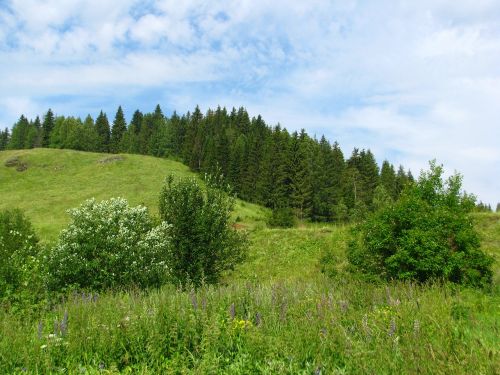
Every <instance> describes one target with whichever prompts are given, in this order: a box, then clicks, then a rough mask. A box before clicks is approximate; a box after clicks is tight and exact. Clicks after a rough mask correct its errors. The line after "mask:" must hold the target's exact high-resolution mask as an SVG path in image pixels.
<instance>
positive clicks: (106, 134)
mask: <svg viewBox="0 0 500 375" xmlns="http://www.w3.org/2000/svg"><path fill="white" fill-rule="evenodd" d="M95 129H96V132H97V135H98V136H99V145H98V151H99V152H109V140H110V137H111V134H110V133H111V131H110V129H109V121H108V117H107V116H106V114H105V113H104V112H103V111H101V112H100V113H99V116H97V119H96V121H95Z"/></svg>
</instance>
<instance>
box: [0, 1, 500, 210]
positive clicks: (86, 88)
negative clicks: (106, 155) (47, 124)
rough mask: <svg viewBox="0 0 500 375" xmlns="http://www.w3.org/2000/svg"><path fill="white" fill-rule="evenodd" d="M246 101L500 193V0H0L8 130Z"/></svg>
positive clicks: (0, 105)
mask: <svg viewBox="0 0 500 375" xmlns="http://www.w3.org/2000/svg"><path fill="white" fill-rule="evenodd" d="M157 103H159V104H160V105H161V106H162V108H163V110H164V112H165V113H167V114H168V113H171V112H172V111H173V110H177V111H178V112H180V113H185V112H186V111H188V110H192V109H193V108H194V107H195V106H196V105H197V104H198V105H200V107H201V109H202V110H203V111H205V110H206V109H208V108H209V107H215V106H217V105H221V106H226V107H228V108H231V107H233V106H235V107H239V106H244V107H246V108H247V109H248V111H249V113H250V114H251V115H257V114H262V115H263V117H264V119H265V120H266V121H267V122H268V124H270V125H274V124H276V123H278V122H279V123H281V124H282V125H283V126H285V127H287V128H288V129H290V130H298V129H301V128H305V129H306V130H307V131H308V133H310V134H316V135H317V136H318V137H319V136H320V135H321V134H325V135H326V136H327V138H328V139H330V140H331V141H334V140H336V141H338V142H339V143H340V145H341V147H342V149H343V150H344V152H345V153H346V154H347V156H348V155H349V154H350V152H351V151H352V148H353V147H359V148H370V149H371V150H372V151H373V152H374V153H375V156H376V157H377V159H378V160H379V162H381V161H382V160H383V159H384V158H387V159H389V160H390V161H391V162H393V163H394V164H400V163H402V164H403V165H404V166H406V167H409V168H411V169H412V171H413V173H414V174H415V175H418V173H419V171H420V170H421V169H422V168H425V167H426V165H427V161H428V160H430V159H433V158H436V159H437V161H438V162H439V163H442V164H444V166H445V169H446V170H447V171H449V172H453V171H454V170H456V171H459V172H460V173H462V174H463V175H464V186H465V188H466V190H467V191H469V192H473V193H475V194H476V195H478V197H479V198H480V199H481V200H483V201H486V202H488V203H491V204H496V203H497V202H499V201H500V145H499V143H500V1H498V0H470V1H469V0H419V1H416V0H407V1H403V0H399V1H398V0H387V1H384V0H365V1H350V0H338V1H334V0H330V1H326V0H308V1H302V0H301V1H292V0H273V1H269V0H252V1H250V0H245V1H224V2H223V1H212V0H209V1H191V0H183V1H179V0H177V1H171V0H158V1H136V0H120V1H118V0H108V1H106V0H75V1H71V0H45V1H41V0H40V1H34V0H10V1H9V0H0V127H2V128H3V127H10V126H12V124H13V123H14V122H15V121H16V120H17V119H18V118H19V116H20V115H21V114H25V115H27V116H28V117H32V116H36V115H37V114H38V115H41V114H43V113H44V112H46V110H47V109H48V108H49V107H51V108H52V109H53V110H54V111H55V112H56V113H57V114H60V115H79V116H85V115H86V114H87V113H90V114H92V115H94V116H95V115H96V114H97V113H98V112H99V110H100V109H101V108H102V109H103V110H105V111H106V112H107V113H108V116H109V117H113V116H114V113H115V111H116V108H117V106H118V105H122V106H123V107H124V110H125V113H126V115H127V116H128V118H130V116H131V114H132V113H133V111H134V110H135V109H140V110H142V111H151V110H153V109H154V106H155V105H156V104H157Z"/></svg>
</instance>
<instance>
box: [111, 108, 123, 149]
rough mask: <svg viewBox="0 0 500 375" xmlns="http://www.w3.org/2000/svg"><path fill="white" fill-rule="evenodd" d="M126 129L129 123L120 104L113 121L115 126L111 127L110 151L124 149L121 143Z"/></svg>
mask: <svg viewBox="0 0 500 375" xmlns="http://www.w3.org/2000/svg"><path fill="white" fill-rule="evenodd" d="M126 131H127V123H126V121H125V116H124V115H123V110H122V107H121V106H119V107H118V110H117V111H116V115H115V119H114V121H113V127H112V128H111V139H110V143H109V150H110V152H112V153H114V154H116V153H119V152H123V151H124V150H122V149H121V144H122V139H123V135H124V134H125V132H126Z"/></svg>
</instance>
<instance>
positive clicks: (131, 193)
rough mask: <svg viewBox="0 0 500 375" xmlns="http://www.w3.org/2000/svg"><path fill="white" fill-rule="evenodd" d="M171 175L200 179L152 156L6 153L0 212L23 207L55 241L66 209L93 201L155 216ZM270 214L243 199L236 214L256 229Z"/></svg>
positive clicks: (1, 161)
mask: <svg viewBox="0 0 500 375" xmlns="http://www.w3.org/2000/svg"><path fill="white" fill-rule="evenodd" d="M8 165H10V166H8ZM169 174H173V175H174V176H175V177H177V178H181V177H195V178H198V177H197V175H196V174H194V173H192V172H190V171H189V168H188V167H187V166H185V165H184V164H182V163H180V162H177V161H174V160H170V159H165V158H156V157H152V156H144V155H131V154H105V153H93V152H83V151H73V150H56V149H30V150H13V151H2V152H0V196H1V197H2V199H1V200H0V209H4V208H14V207H15V208H20V209H21V210H23V211H24V212H25V213H26V215H27V216H28V217H29V218H30V219H31V220H32V221H33V224H34V226H35V228H36V230H37V232H38V233H39V235H40V237H41V239H42V240H44V241H53V240H55V239H56V238H57V236H58V233H59V231H60V230H61V229H63V228H64V226H65V225H66V224H67V223H68V221H69V216H68V215H67V214H66V210H68V209H70V208H73V207H77V206H79V205H80V204H81V203H82V202H83V201H84V200H86V199H89V198H92V197H95V198H96V199H97V200H102V199H108V198H111V197H123V198H126V199H127V200H128V201H129V202H130V204H131V205H138V204H144V205H145V206H146V207H148V208H149V209H150V211H151V212H152V213H153V214H156V213H157V206H158V195H159V192H160V188H161V186H162V183H163V181H164V179H165V177H166V176H167V175H169ZM266 212H267V210H266V209H265V208H263V207H260V206H258V205H255V204H251V203H247V202H243V201H241V200H238V201H237V204H236V208H235V213H234V215H235V219H236V220H237V221H238V222H241V224H240V225H242V226H245V227H247V228H253V227H255V226H256V225H264V222H265V218H266ZM259 223H260V224H259Z"/></svg>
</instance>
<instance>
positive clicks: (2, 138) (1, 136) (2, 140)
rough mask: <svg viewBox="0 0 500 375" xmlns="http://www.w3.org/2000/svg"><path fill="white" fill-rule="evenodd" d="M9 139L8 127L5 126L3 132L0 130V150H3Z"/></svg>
mask: <svg viewBox="0 0 500 375" xmlns="http://www.w3.org/2000/svg"><path fill="white" fill-rule="evenodd" d="M9 140H10V132H9V128H5V130H4V131H3V132H0V151H2V150H5V149H6V148H7V145H8V144H9Z"/></svg>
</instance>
